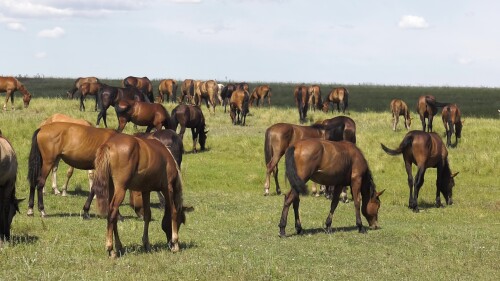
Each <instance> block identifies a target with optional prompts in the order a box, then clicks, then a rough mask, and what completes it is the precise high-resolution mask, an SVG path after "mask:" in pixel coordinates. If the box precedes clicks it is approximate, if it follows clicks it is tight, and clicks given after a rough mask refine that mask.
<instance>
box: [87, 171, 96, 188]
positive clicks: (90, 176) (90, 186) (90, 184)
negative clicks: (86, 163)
mask: <svg viewBox="0 0 500 281" xmlns="http://www.w3.org/2000/svg"><path fill="white" fill-rule="evenodd" d="M87 177H88V179H89V190H91V189H92V184H93V183H94V170H89V171H88V173H87Z"/></svg>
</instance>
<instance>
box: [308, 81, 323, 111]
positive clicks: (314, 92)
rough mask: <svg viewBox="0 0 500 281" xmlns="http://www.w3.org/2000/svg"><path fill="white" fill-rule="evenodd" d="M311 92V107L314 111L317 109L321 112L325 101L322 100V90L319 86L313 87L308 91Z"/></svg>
mask: <svg viewBox="0 0 500 281" xmlns="http://www.w3.org/2000/svg"><path fill="white" fill-rule="evenodd" d="M308 91H309V107H310V109H312V110H313V111H316V109H318V110H321V109H322V108H323V100H322V99H321V88H320V87H319V86H318V85H312V86H310V87H309V89H308Z"/></svg>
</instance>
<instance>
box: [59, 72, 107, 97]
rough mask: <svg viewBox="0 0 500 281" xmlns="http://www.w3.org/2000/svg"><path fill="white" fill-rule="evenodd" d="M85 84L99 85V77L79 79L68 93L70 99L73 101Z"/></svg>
mask: <svg viewBox="0 0 500 281" xmlns="http://www.w3.org/2000/svg"><path fill="white" fill-rule="evenodd" d="M83 83H99V79H98V78H97V77H79V78H77V79H76V80H75V82H74V83H73V87H71V89H70V90H68V91H67V92H66V94H67V95H68V98H70V99H72V98H73V97H74V95H75V93H76V92H77V91H78V90H79V89H80V87H81V85H82V84H83Z"/></svg>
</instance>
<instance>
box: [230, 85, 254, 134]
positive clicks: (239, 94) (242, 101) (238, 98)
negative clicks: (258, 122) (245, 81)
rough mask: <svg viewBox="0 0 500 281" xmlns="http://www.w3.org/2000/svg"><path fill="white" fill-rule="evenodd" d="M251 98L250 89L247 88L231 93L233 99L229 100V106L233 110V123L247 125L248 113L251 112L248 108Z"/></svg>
mask: <svg viewBox="0 0 500 281" xmlns="http://www.w3.org/2000/svg"><path fill="white" fill-rule="evenodd" d="M249 100H250V98H249V94H248V91H245V90H236V91H234V92H233V94H232V95H231V99H230V101H229V108H230V110H231V113H230V116H231V120H232V122H233V125H236V124H241V126H245V122H246V120H247V114H248V112H249V110H248V103H249ZM240 116H241V120H240ZM236 117H238V118H236Z"/></svg>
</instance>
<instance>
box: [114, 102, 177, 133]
mask: <svg viewBox="0 0 500 281" xmlns="http://www.w3.org/2000/svg"><path fill="white" fill-rule="evenodd" d="M115 111H116V116H117V117H118V123H119V124H118V128H117V129H116V130H117V131H118V132H122V131H123V129H124V128H125V125H126V124H127V123H128V122H132V123H134V124H135V125H138V126H147V128H146V133H149V132H151V130H152V129H153V128H155V129H156V130H161V128H162V127H165V129H170V115H169V114H168V112H167V110H166V109H165V107H164V106H163V105H162V104H161V103H149V102H142V101H135V100H126V99H123V100H120V101H118V103H117V104H116V105H115Z"/></svg>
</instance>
